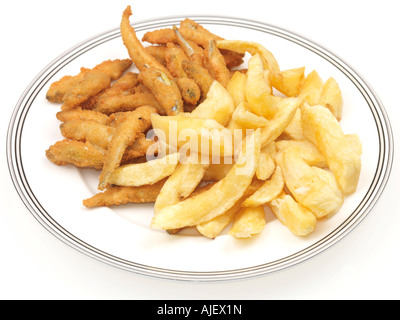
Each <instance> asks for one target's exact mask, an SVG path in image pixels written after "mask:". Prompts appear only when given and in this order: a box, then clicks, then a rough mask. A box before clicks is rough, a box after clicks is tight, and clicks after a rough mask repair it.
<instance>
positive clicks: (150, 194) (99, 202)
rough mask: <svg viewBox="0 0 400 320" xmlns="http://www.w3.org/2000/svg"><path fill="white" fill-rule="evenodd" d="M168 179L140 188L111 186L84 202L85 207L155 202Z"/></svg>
mask: <svg viewBox="0 0 400 320" xmlns="http://www.w3.org/2000/svg"><path fill="white" fill-rule="evenodd" d="M166 179H167V178H165V179H163V180H160V181H158V182H157V183H155V184H152V185H143V186H139V187H123V186H109V187H108V188H107V189H106V190H105V191H104V192H99V193H97V194H95V195H94V196H92V197H91V198H88V199H85V200H83V205H84V206H86V207H88V208H93V207H103V206H107V207H108V206H119V205H122V204H127V203H146V202H155V200H156V198H157V196H158V194H159V193H160V190H161V188H162V186H163V185H164V183H165V181H166Z"/></svg>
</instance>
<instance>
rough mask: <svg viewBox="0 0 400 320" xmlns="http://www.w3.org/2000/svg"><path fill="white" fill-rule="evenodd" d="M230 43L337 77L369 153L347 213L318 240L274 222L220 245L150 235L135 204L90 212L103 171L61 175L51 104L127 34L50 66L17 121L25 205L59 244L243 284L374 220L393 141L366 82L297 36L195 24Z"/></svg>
mask: <svg viewBox="0 0 400 320" xmlns="http://www.w3.org/2000/svg"><path fill="white" fill-rule="evenodd" d="M184 18H185V17H168V18H161V19H156V20H151V21H142V22H138V23H134V24H133V26H134V27H135V29H136V31H137V33H138V36H139V38H141V36H142V35H143V34H144V33H145V32H146V31H149V30H153V29H159V28H165V27H171V26H172V25H177V24H179V22H180V21H181V20H182V19H184ZM190 18H192V19H193V20H195V21H198V22H199V23H201V24H203V25H204V26H205V27H206V28H208V29H209V30H210V31H212V32H214V33H216V34H218V35H220V36H222V37H224V38H226V39H239V40H250V41H257V42H259V43H261V44H263V45H264V46H265V47H267V48H268V49H269V50H270V51H271V52H272V53H273V54H274V55H275V57H276V58H277V60H278V62H279V64H280V66H281V68H282V69H283V70H284V69H289V68H295V67H301V66H305V67H306V72H307V73H308V72H310V71H312V70H313V69H315V70H317V71H318V73H319V74H320V76H321V77H322V79H324V80H326V79H327V78H328V77H330V76H332V77H334V78H335V79H336V80H337V81H338V83H339V85H340V87H341V89H342V94H343V98H344V111H343V120H342V121H341V125H342V128H343V130H344V132H345V133H357V134H359V136H360V138H361V142H362V144H363V155H362V171H361V176H360V181H359V186H358V189H357V191H356V192H355V193H354V194H352V195H351V196H349V197H347V198H346V199H345V202H344V205H343V207H342V208H341V210H340V211H339V212H338V213H337V214H336V215H334V216H333V217H331V218H330V219H327V220H324V221H320V222H319V223H318V227H317V229H316V230H315V232H314V233H312V234H311V235H310V236H308V237H306V238H299V237H296V236H294V235H293V234H291V233H290V231H289V230H288V229H287V228H285V227H284V226H282V225H281V224H280V222H279V221H278V220H277V219H276V218H274V217H273V215H272V214H268V213H267V219H268V221H267V225H266V228H265V230H264V231H263V232H262V233H261V234H260V235H258V236H256V237H254V238H252V239H249V240H237V239H235V238H233V237H231V236H229V235H226V234H222V235H220V236H219V237H217V238H216V239H215V240H210V239H207V238H205V237H202V236H199V235H188V234H185V233H180V234H178V235H175V236H171V235H168V234H167V233H166V232H164V231H159V230H153V229H151V228H150V221H151V218H152V215H153V206H152V205H150V204H132V205H124V206H120V207H112V208H96V209H87V208H85V207H84V206H83V205H82V200H83V199H85V198H88V197H91V196H92V195H93V194H95V193H96V192H97V190H96V188H97V183H98V172H96V171H94V170H88V169H86V170H80V169H77V168H75V167H72V166H65V167H59V166H56V165H54V164H52V163H51V162H50V161H48V160H47V158H46V156H45V150H46V149H47V148H48V147H49V146H50V145H52V144H54V143H55V142H56V141H57V140H60V139H62V136H61V135H60V131H59V122H58V120H57V119H56V117H55V114H56V112H57V111H59V105H54V104H51V103H48V102H47V101H46V98H45V95H46V91H47V89H48V87H49V85H50V84H51V83H52V82H53V81H56V80H58V79H60V78H61V77H62V76H64V75H67V74H76V73H77V72H79V69H80V67H82V66H85V67H92V66H94V65H95V64H97V63H99V62H101V61H103V60H108V59H117V58H120V59H122V58H127V57H128V54H127V51H126V48H125V47H124V45H123V43H122V39H121V37H120V32H119V29H114V30H111V31H108V32H105V33H102V34H100V35H97V36H95V37H93V38H91V39H88V40H87V41H84V42H82V43H80V44H78V45H77V46H75V47H73V48H72V49H70V50H69V51H67V52H65V53H64V54H62V55H61V56H59V57H58V58H57V59H55V60H54V61H52V62H51V63H50V64H49V65H48V66H47V67H46V68H45V69H44V70H43V71H42V72H41V73H40V74H39V75H38V76H37V77H36V78H35V79H34V80H33V81H32V83H31V84H30V85H29V86H28V88H27V89H26V90H25V92H24V93H23V94H22V96H21V98H20V100H19V101H18V103H17V106H16V108H15V111H14V113H13V115H12V118H11V120H10V125H9V130H8V137H7V157H8V164H9V170H10V174H11V177H12V179H13V182H14V185H15V188H16V190H17V192H18V194H19V195H20V197H21V199H22V201H23V202H24V204H25V205H26V207H27V208H28V209H29V211H30V212H31V213H32V214H33V215H34V216H35V217H36V219H37V220H38V221H39V222H40V223H41V224H42V225H43V226H44V227H45V228H46V229H47V230H48V231H50V232H51V233H52V234H53V235H55V236H56V237H57V238H59V239H60V240H62V241H64V242H65V243H67V244H68V245H70V246H71V247H73V248H75V249H77V250H79V251H81V252H82V253H84V254H86V255H88V256H90V257H93V258H95V259H98V260H100V261H103V262H105V263H107V264H110V265H112V266H115V267H119V268H122V269H125V270H129V271H132V272H135V273H138V274H142V275H147V276H153V277H160V278H165V279H175V280H195V281H216V280H230V279H241V278H248V277H253V276H258V275H262V274H267V273H270V272H273V271H277V270H281V269H283V268H286V267H289V266H293V265H295V264H297V263H300V262H302V261H304V260H306V259H308V258H311V257H313V256H315V255H316V254H318V253H320V252H321V251H323V250H325V249H327V248H328V247H330V246H331V245H333V244H334V243H336V242H337V241H339V240H340V239H341V238H343V237H344V236H345V235H346V234H348V233H349V232H350V231H351V230H352V229H353V228H354V227H355V226H357V225H358V224H359V223H360V222H361V221H362V219H363V218H364V217H365V216H366V215H367V214H368V213H369V212H370V211H371V209H372V208H373V206H374V204H375V203H376V201H377V200H378V198H379V196H380V194H381V193H382V191H383V189H384V187H385V184H386V181H387V179H388V177H389V174H390V170H391V165H392V157H393V138H392V132H391V129H390V124H389V121H388V118H387V116H386V113H385V110H384V108H383V106H382V104H381V103H380V101H379V100H378V98H377V96H376V95H375V94H374V92H373V91H372V90H371V89H370V88H369V86H368V85H367V83H366V82H365V81H364V80H363V79H362V78H361V77H360V76H359V75H358V74H357V73H356V72H355V71H354V70H353V69H352V68H351V67H349V65H347V64H346V63H345V62H343V61H342V60H341V59H339V58H338V57H337V56H335V55H334V54H332V53H331V52H329V51H328V50H326V49H325V48H323V47H321V46H320V45H317V44H315V43H313V42H312V41H309V40H307V39H305V38H303V37H301V36H299V35H296V34H293V33H292V32H289V31H286V30H283V29H280V28H277V27H274V26H270V25H267V24H265V23H262V22H257V21H250V20H244V19H237V18H231V17H220V16H191V17H190Z"/></svg>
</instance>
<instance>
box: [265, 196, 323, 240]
mask: <svg viewBox="0 0 400 320" xmlns="http://www.w3.org/2000/svg"><path fill="white" fill-rule="evenodd" d="M269 206H270V207H271V210H272V212H273V213H274V214H275V215H276V217H277V218H278V219H279V221H280V222H281V223H282V224H283V225H284V226H286V227H287V228H288V229H289V230H290V231H291V232H293V233H294V234H295V235H297V236H300V237H304V236H307V235H309V234H310V233H312V232H313V231H314V230H315V228H316V227H317V218H316V217H315V215H314V214H313V213H312V212H311V211H310V210H308V209H307V208H306V207H304V206H303V205H301V204H300V203H298V202H297V201H296V200H294V199H293V197H292V196H291V195H290V194H286V193H285V192H282V193H281V194H280V195H279V196H278V197H277V198H276V199H274V200H272V201H271V202H270V203H269Z"/></svg>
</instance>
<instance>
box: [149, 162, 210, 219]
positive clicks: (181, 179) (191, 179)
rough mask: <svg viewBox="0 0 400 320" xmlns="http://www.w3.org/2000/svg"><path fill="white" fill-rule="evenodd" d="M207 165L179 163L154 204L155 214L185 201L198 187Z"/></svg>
mask: <svg viewBox="0 0 400 320" xmlns="http://www.w3.org/2000/svg"><path fill="white" fill-rule="evenodd" d="M208 166H209V165H208V164H201V163H180V164H178V166H177V168H176V169H175V170H174V172H173V173H172V174H171V175H170V176H169V177H168V179H167V181H166V182H165V184H164V186H163V188H162V189H161V191H160V194H159V195H158V197H157V199H156V202H155V204H154V211H155V214H157V212H158V211H159V210H161V209H162V208H164V207H167V206H169V205H172V204H175V203H178V202H179V201H182V200H184V199H186V198H187V197H188V196H189V195H190V194H191V193H192V192H193V191H194V189H195V188H196V187H197V186H198V185H199V183H200V181H201V180H202V179H203V177H204V173H205V171H206V169H207V168H208Z"/></svg>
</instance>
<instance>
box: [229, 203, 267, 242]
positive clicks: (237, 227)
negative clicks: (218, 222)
mask: <svg viewBox="0 0 400 320" xmlns="http://www.w3.org/2000/svg"><path fill="white" fill-rule="evenodd" d="M265 225H266V220H265V211H264V207H263V206H258V207H241V208H240V210H239V212H237V213H236V214H235V217H234V218H233V224H232V228H231V229H230V230H229V234H230V235H232V236H234V237H235V238H239V239H240V238H250V237H252V236H253V235H256V234H259V233H260V232H261V231H263V230H264V227H265Z"/></svg>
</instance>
